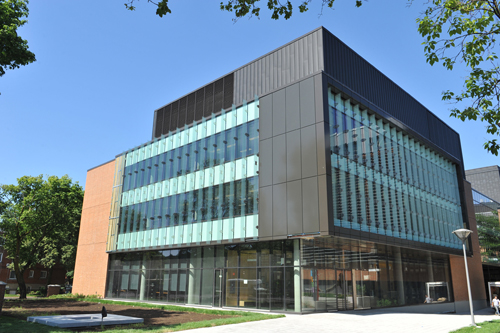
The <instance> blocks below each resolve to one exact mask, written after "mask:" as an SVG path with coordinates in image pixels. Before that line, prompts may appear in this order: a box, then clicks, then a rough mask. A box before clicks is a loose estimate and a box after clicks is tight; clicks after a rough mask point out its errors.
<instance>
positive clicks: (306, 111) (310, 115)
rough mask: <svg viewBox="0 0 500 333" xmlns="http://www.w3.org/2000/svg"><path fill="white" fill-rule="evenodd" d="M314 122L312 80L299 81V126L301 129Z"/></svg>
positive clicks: (314, 110)
mask: <svg viewBox="0 0 500 333" xmlns="http://www.w3.org/2000/svg"><path fill="white" fill-rule="evenodd" d="M315 122H316V109H315V106H314V78H313V77H311V78H308V79H306V80H302V81H300V125H301V126H302V127H304V126H308V125H312V124H314V123H315Z"/></svg>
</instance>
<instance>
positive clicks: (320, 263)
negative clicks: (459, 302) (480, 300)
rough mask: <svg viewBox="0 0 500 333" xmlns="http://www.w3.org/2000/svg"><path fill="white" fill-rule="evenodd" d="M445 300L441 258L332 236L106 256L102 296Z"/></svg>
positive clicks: (220, 301)
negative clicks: (106, 263) (104, 288)
mask: <svg viewBox="0 0 500 333" xmlns="http://www.w3.org/2000/svg"><path fill="white" fill-rule="evenodd" d="M426 295H429V297H430V298H431V299H432V301H433V302H447V301H452V299H451V297H452V296H451V295H452V291H451V280H450V269H449V260H448V256H446V255H441V254H437V253H431V252H426V251H417V250H411V249H404V248H400V247H394V246H387V245H382V244H376V243H371V242H364V241H359V240H350V239H343V238H337V237H321V238H315V239H294V240H283V241H272V242H252V243H242V244H230V245H216V246H203V247H193V248H182V249H169V250H161V251H145V252H132V253H120V254H111V255H110V260H109V270H108V281H107V288H106V297H109V298H125V299H135V300H149V301H160V302H169V303H180V304H198V305H207V306H214V307H235V308H252V309H261V310H273V311H292V312H311V311H331V310H350V309H364V308H381V307H388V306H402V305H412V304H422V303H424V301H425V298H426V297H425V296H426Z"/></svg>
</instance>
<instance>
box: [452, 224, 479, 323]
mask: <svg viewBox="0 0 500 333" xmlns="http://www.w3.org/2000/svg"><path fill="white" fill-rule="evenodd" d="M471 233H472V230H469V229H457V230H455V231H453V234H455V236H457V237H458V238H459V239H460V240H461V241H462V247H463V249H464V261H465V276H466V277H467V291H468V292H469V307H470V317H471V320H472V324H471V326H476V322H475V321H474V309H473V307H472V295H471V292H470V281H469V269H468V267H467V254H466V253H465V241H466V240H467V238H469V235H470V234H471Z"/></svg>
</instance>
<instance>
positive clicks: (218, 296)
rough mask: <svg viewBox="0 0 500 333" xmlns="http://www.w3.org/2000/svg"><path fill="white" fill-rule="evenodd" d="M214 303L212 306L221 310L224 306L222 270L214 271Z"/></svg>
mask: <svg viewBox="0 0 500 333" xmlns="http://www.w3.org/2000/svg"><path fill="white" fill-rule="evenodd" d="M214 274H215V275H214V284H215V286H214V289H213V290H214V302H213V306H214V307H217V308H222V306H223V305H224V304H223V303H224V302H223V300H224V295H223V293H224V270H223V269H215V270H214Z"/></svg>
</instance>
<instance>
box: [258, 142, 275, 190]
mask: <svg viewBox="0 0 500 333" xmlns="http://www.w3.org/2000/svg"><path fill="white" fill-rule="evenodd" d="M259 156H260V159H259V182H260V184H259V186H260V187H262V186H269V185H272V184H273V139H267V140H261V141H259Z"/></svg>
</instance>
